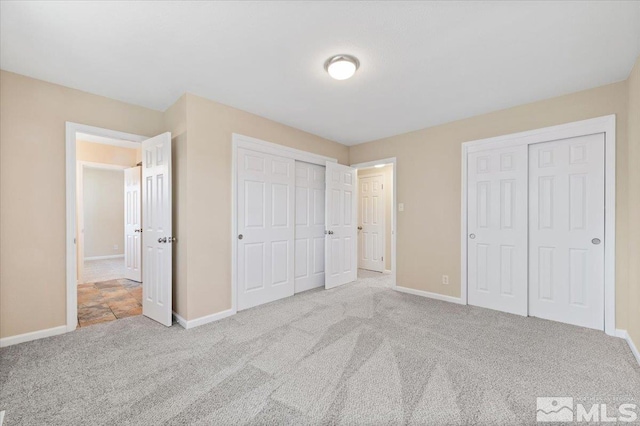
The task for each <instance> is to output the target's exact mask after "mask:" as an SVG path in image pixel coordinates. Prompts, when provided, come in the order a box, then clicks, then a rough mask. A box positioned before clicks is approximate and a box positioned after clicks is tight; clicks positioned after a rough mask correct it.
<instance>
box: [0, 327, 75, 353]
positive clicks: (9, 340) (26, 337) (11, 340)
mask: <svg viewBox="0 0 640 426" xmlns="http://www.w3.org/2000/svg"><path fill="white" fill-rule="evenodd" d="M66 332H67V326H66V325H61V326H59V327H53V328H47V329H45V330H38V331H32V332H31V333H24V334H18V335H16V336H9V337H3V338H2V339H0V348H6V347H7V346H11V345H17V344H18V343H24V342H30V341H32V340H38V339H44V338H45V337H51V336H57V335H59V334H64V333H66Z"/></svg>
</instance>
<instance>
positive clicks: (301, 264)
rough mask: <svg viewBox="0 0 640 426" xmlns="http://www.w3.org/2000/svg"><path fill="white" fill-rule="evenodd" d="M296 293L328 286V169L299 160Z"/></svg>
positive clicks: (297, 172)
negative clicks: (326, 173) (326, 273)
mask: <svg viewBox="0 0 640 426" xmlns="http://www.w3.org/2000/svg"><path fill="white" fill-rule="evenodd" d="M295 197H296V199H295V218H296V219H295V220H296V225H295V259H294V263H295V292H296V293H299V292H301V291H306V290H310V289H312V288H316V287H322V286H324V250H325V248H324V241H325V234H324V231H325V206H324V203H325V201H324V200H325V167H324V166H319V165H317V164H310V163H305V162H302V161H296V195H295Z"/></svg>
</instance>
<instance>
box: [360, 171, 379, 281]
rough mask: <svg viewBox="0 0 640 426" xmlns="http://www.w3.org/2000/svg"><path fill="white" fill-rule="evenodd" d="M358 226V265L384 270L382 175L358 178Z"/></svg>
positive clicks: (363, 267) (374, 269) (373, 269)
mask: <svg viewBox="0 0 640 426" xmlns="http://www.w3.org/2000/svg"><path fill="white" fill-rule="evenodd" d="M358 181H359V184H358V192H359V194H360V205H359V209H360V227H359V229H358V230H359V232H358V247H359V248H360V249H359V250H358V267H359V268H362V269H368V270H370V271H377V272H383V271H384V247H385V243H384V220H385V218H384V208H385V205H384V191H383V185H384V176H383V175H375V176H363V177H361V178H359V179H358Z"/></svg>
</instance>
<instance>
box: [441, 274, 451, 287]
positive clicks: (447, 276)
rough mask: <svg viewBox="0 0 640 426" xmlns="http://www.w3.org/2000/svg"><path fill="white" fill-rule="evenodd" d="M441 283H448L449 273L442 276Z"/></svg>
mask: <svg viewBox="0 0 640 426" xmlns="http://www.w3.org/2000/svg"><path fill="white" fill-rule="evenodd" d="M442 284H444V285H449V275H443V276H442Z"/></svg>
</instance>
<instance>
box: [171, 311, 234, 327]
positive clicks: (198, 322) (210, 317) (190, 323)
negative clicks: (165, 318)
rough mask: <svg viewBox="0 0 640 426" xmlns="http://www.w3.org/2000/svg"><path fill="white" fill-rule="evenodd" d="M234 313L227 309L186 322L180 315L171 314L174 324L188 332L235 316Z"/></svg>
mask: <svg viewBox="0 0 640 426" xmlns="http://www.w3.org/2000/svg"><path fill="white" fill-rule="evenodd" d="M235 313H236V311H235V310H234V309H227V310H226V311H222V312H218V313H215V314H211V315H207V316H204V317H200V318H196V319H192V320H188V321H187V320H186V319H184V318H182V317H181V316H180V315H178V314H176V313H175V312H174V313H173V317H174V318H175V319H176V322H177V323H178V324H180V325H181V326H182V328H184V329H185V330H189V329H190V328H194V327H198V326H200V325H205V324H208V323H210V322H214V321H220V320H221V319H224V318H227V317H230V316H231V315H235Z"/></svg>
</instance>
